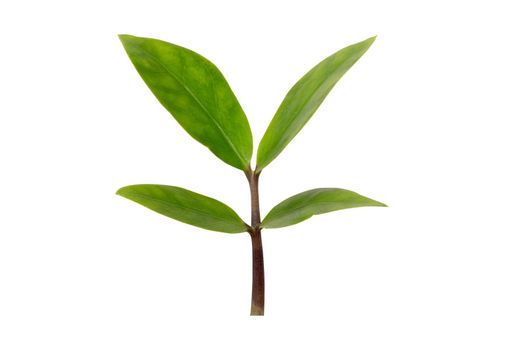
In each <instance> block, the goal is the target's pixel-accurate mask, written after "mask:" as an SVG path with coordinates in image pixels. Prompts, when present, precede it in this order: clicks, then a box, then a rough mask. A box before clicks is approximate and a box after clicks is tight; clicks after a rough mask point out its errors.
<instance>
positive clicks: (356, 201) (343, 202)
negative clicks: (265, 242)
mask: <svg viewBox="0 0 525 350" xmlns="http://www.w3.org/2000/svg"><path fill="white" fill-rule="evenodd" d="M357 207H386V205H385V204H383V203H380V202H378V201H375V200H373V199H370V198H367V197H364V196H361V195H360V194H358V193H355V192H352V191H348V190H343V189H340V188H316V189H314V190H310V191H306V192H302V193H299V194H297V195H295V196H293V197H290V198H288V199H286V200H284V201H282V202H281V203H279V204H278V205H276V206H275V207H274V208H273V209H272V210H270V212H269V213H268V215H266V217H265V218H264V220H263V222H262V224H261V226H262V227H264V228H278V227H284V226H290V225H294V224H297V223H299V222H301V221H304V220H306V219H309V218H311V217H312V216H313V215H317V214H323V213H328V212H331V211H335V210H341V209H348V208H357Z"/></svg>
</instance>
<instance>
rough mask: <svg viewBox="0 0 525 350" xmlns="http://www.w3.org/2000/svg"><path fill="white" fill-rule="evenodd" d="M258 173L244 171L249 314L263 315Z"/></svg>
mask: <svg viewBox="0 0 525 350" xmlns="http://www.w3.org/2000/svg"><path fill="white" fill-rule="evenodd" d="M259 174H260V173H256V172H254V171H252V170H251V169H249V170H247V171H246V177H247V178H248V183H249V184H250V196H251V208H252V222H251V228H250V230H249V233H250V236H251V238H252V308H251V312H250V315H252V316H262V315H264V259H263V247H262V239H261V228H260V224H261V212H260V210H259Z"/></svg>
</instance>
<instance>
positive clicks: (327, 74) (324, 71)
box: [257, 37, 375, 170]
mask: <svg viewBox="0 0 525 350" xmlns="http://www.w3.org/2000/svg"><path fill="white" fill-rule="evenodd" d="M374 40H375V37H372V38H369V39H367V40H365V41H362V42H359V43H357V44H354V45H350V46H348V47H346V48H344V49H342V50H340V51H338V52H336V53H335V54H333V55H331V56H329V57H328V58H326V59H325V60H323V61H322V62H321V63H319V64H318V65H317V66H315V67H314V68H312V69H311V70H310V71H309V72H308V73H306V75H305V76H303V77H302V78H301V79H300V80H299V81H298V82H297V83H296V84H295V85H294V86H293V87H292V89H291V90H290V91H289V92H288V94H287V95H286V97H285V98H284V100H283V102H282V103H281V105H280V107H279V109H278V110H277V112H276V114H275V116H274V117H273V119H272V121H271V122H270V125H269V126H268V129H267V130H266V132H265V134H264V136H263V138H262V140H261V143H260V144H259V149H258V150H257V169H258V170H262V169H263V168H264V167H266V166H267V165H268V164H270V162H271V161H272V160H274V159H275V158H276V157H277V156H278V155H279V154H280V153H281V152H282V151H283V149H284V148H285V147H286V146H287V145H288V143H290V141H291V140H292V139H293V138H294V137H295V135H297V133H298V132H299V131H300V130H301V129H302V128H303V126H304V125H305V124H306V123H307V122H308V120H310V118H311V117H312V115H313V114H314V113H315V111H316V110H317V108H318V107H319V106H320V105H321V103H322V102H323V100H324V99H325V97H326V96H327V95H328V93H329V92H330V90H332V88H333V87H334V85H335V84H336V83H337V81H339V79H340V78H341V77H342V76H343V75H344V74H345V73H346V71H348V69H350V67H352V66H353V65H354V63H355V62H357V60H358V59H359V58H360V57H361V56H362V55H363V54H364V53H365V52H366V51H367V50H368V48H369V47H370V45H372V43H373V42H374Z"/></svg>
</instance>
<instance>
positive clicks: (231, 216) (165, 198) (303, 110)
mask: <svg viewBox="0 0 525 350" xmlns="http://www.w3.org/2000/svg"><path fill="white" fill-rule="evenodd" d="M120 39H121V41H122V43H123V45H124V48H125V49H126V51H127V53H128V56H129V58H130V59H131V61H132V62H133V64H134V66H135V68H136V69H137V71H138V72H139V74H140V76H141V77H142V79H143V80H144V82H145V83H146V84H147V85H148V87H149V88H150V90H151V91H152V92H153V94H154V95H155V96H156V97H157V99H158V100H159V101H160V103H161V104H162V105H163V106H164V107H165V108H166V109H167V110H168V111H169V112H170V113H171V114H172V115H173V117H174V118H175V119H176V120H177V122H178V123H179V124H180V125H181V126H182V127H183V128H184V129H185V130H186V131H187V132H188V133H189V134H190V135H191V136H192V137H193V138H194V139H196V140H197V141H199V142H200V143H202V144H203V145H205V146H206V147H208V148H209V149H210V150H211V151H212V152H213V153H214V154H215V155H216V156H217V157H218V158H220V159H221V160H223V161H224V162H225V163H227V164H229V165H231V166H233V167H235V168H238V169H240V170H243V171H245V172H247V173H248V172H251V168H250V162H251V158H252V152H253V141H252V133H251V130H250V125H249V123H248V120H247V118H246V115H245V113H244V111H243V110H242V108H241V106H240V104H239V102H238V101H237V98H236V97H235V95H234V93H233V92H232V90H231V88H230V86H229V85H228V83H227V82H226V80H225V78H224V76H223V75H222V73H221V72H220V71H219V69H218V68H217V67H216V66H215V65H214V64H213V63H211V62H210V61H208V60H207V59H206V58H204V57H202V56H201V55H199V54H197V53H195V52H193V51H191V50H188V49H186V48H183V47H180V46H177V45H173V44H170V43H167V42H164V41H161V40H156V39H149V38H140V37H135V36H131V35H120ZM374 40H375V37H372V38H369V39H367V40H365V41H362V42H360V43H357V44H354V45H350V46H348V47H346V48H344V49H342V50H340V51H338V52H336V53H335V54H333V55H331V56H329V57H328V58H326V59H325V60H323V61H322V62H321V63H319V64H318V65H317V66H315V67H314V68H312V69H311V70H310V71H309V72H308V73H307V74H306V75H305V76H304V77H303V78H301V79H300V80H299V81H298V82H297V83H296V84H295V85H294V86H293V87H292V89H291V90H290V91H289V92H288V94H287V95H286V97H285V98H284V100H283V102H282V103H281V106H280V107H279V109H278V110H277V112H276V114H275V116H274V117H273V119H272V121H271V123H270V125H269V127H268V129H267V130H266V132H265V134H264V136H263V138H262V140H261V143H260V145H259V148H258V151H257V166H256V170H255V171H256V172H257V173H259V172H260V171H261V170H262V169H263V168H264V167H266V166H267V165H268V164H270V163H271V162H272V161H273V160H274V159H275V158H276V157H277V156H278V155H279V154H280V153H281V152H282V151H283V150H284V148H285V147H286V146H287V145H288V143H290V141H291V140H292V139H293V138H294V137H295V135H297V133H298V132H299V131H300V130H301V129H302V128H303V126H304V125H305V124H306V123H307V122H308V120H309V119H310V118H311V117H312V115H313V114H314V112H315V111H316V110H317V108H318V107H319V106H320V104H321V103H322V101H323V100H324V99H325V97H326V96H327V94H328V93H329V92H330V90H331V89H332V88H333V86H334V85H335V84H336V83H337V81H338V80H339V79H340V78H341V77H342V76H343V75H344V73H345V72H346V71H347V70H348V69H349V68H350V67H352V65H353V64H354V63H355V62H356V61H357V60H358V59H359V58H360V57H361V56H362V55H363V54H364V53H365V52H366V50H367V49H368V48H369V47H370V45H371V44H372V43H373V42H374ZM117 193H118V194H119V195H122V196H124V197H126V198H129V199H131V200H133V201H135V202H137V203H139V204H142V205H144V206H146V207H148V208H150V209H152V210H154V211H156V212H158V213H161V214H163V215H166V216H168V217H171V218H173V219H176V220H179V221H182V222H185V223H188V224H191V225H195V226H198V227H202V228H205V229H209V230H215V231H221V232H228V233H237V232H243V231H246V230H247V229H248V228H249V226H248V225H247V224H246V223H244V222H243V221H242V219H240V217H239V216H238V215H237V214H236V213H235V212H234V211H233V210H232V209H231V208H230V207H228V206H227V205H225V204H223V203H221V202H219V201H217V200H215V199H212V198H209V197H206V196H203V195H200V194H197V193H194V192H191V191H188V190H185V189H182V188H179V187H172V186H164V185H134V186H127V187H124V188H122V189H120V190H119V191H118V192H117ZM360 206H384V204H382V203H379V202H376V201H374V200H372V199H369V198H366V197H363V196H361V195H358V194H357V193H355V192H351V191H347V190H342V189H315V190H310V191H306V192H303V193H300V194H298V195H296V196H293V197H291V198H289V199H287V200H285V201H283V202H282V203H280V204H279V205H277V206H276V207H275V208H273V209H272V210H271V211H270V213H269V214H268V215H267V217H266V218H265V219H264V220H263V221H262V223H261V227H267V228H276V227H283V226H288V225H292V224H296V223H298V222H300V221H303V220H305V219H307V218H309V217H311V216H312V215H315V214H321V213H326V212H329V211H333V210H339V209H345V208H353V207H360Z"/></svg>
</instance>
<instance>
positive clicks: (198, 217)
mask: <svg viewBox="0 0 525 350" xmlns="http://www.w3.org/2000/svg"><path fill="white" fill-rule="evenodd" d="M117 194H118V195H120V196H122V197H125V198H127V199H130V200H132V201H134V202H137V203H139V204H141V205H143V206H145V207H146V208H149V209H151V210H153V211H156V212H157V213H159V214H162V215H165V216H167V217H170V218H172V219H175V220H179V221H182V222H184V223H186V224H190V225H193V226H197V227H201V228H204V229H207V230H212V231H220V232H226V233H239V232H244V231H246V229H247V225H246V224H245V223H244V221H242V219H241V218H240V217H239V215H237V213H235V211H234V210H233V209H232V208H230V207H229V206H227V205H226V204H224V203H222V202H219V201H218V200H215V199H213V198H210V197H206V196H203V195H202V194H198V193H195V192H192V191H188V190H185V189H184V188H180V187H175V186H166V185H132V186H126V187H122V188H121V189H119V190H118V191H117Z"/></svg>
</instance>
